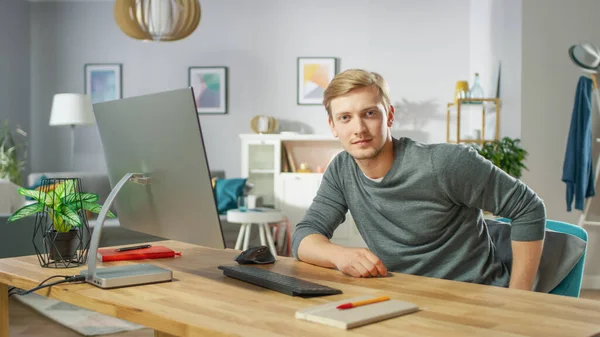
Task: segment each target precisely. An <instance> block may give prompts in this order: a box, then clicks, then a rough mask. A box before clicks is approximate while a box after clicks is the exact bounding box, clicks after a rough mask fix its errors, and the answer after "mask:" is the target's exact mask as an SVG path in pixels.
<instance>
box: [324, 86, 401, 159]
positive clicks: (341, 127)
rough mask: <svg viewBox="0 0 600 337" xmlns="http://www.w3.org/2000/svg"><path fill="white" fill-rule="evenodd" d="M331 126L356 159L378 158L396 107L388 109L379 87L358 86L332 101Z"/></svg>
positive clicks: (332, 130)
mask: <svg viewBox="0 0 600 337" xmlns="http://www.w3.org/2000/svg"><path fill="white" fill-rule="evenodd" d="M330 109H331V117H329V127H330V128H331V132H333V135H334V136H336V137H338V138H339V139H340V141H341V143H342V145H343V146H344V149H346V151H347V152H348V153H350V155H351V156H352V157H354V158H355V159H357V160H364V159H372V158H375V157H377V155H378V154H379V152H380V151H381V149H382V148H383V145H384V144H385V142H386V140H387V138H388V135H389V128H390V127H391V126H392V124H393V123H394V107H393V106H390V107H388V109H387V110H388V112H387V113H386V109H385V107H384V105H383V102H382V101H381V98H380V97H379V91H378V89H377V87H376V86H370V87H364V88H358V89H354V90H352V91H350V92H349V93H347V94H346V95H344V96H340V97H337V98H335V99H333V100H332V101H331V103H330Z"/></svg>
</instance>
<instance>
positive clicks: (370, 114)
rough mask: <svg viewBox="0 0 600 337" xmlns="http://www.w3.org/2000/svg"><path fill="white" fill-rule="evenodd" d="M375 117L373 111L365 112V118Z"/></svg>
mask: <svg viewBox="0 0 600 337" xmlns="http://www.w3.org/2000/svg"><path fill="white" fill-rule="evenodd" d="M374 115H375V111H367V116H374Z"/></svg>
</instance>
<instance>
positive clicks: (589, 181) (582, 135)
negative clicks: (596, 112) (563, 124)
mask: <svg viewBox="0 0 600 337" xmlns="http://www.w3.org/2000/svg"><path fill="white" fill-rule="evenodd" d="M592 88H593V86H592V80H591V79H589V78H587V77H585V76H581V77H580V78H579V82H578V83H577V90H576V92H575V104H574V106H573V115H572V116H571V127H570V129H569V138H568V141H567V149H566V153H565V161H564V164H563V175H562V181H564V182H565V183H566V184H567V211H569V212H570V211H571V207H572V204H573V199H575V208H576V209H579V210H583V208H584V203H585V198H589V197H593V196H595V195H596V191H595V189H594V167H593V163H592Z"/></svg>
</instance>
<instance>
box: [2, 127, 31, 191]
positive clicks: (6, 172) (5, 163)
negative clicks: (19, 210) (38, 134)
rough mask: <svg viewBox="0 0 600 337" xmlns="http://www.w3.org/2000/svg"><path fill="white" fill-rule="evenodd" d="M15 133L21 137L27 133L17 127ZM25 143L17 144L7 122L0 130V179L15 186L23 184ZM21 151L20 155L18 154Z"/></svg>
mask: <svg viewBox="0 0 600 337" xmlns="http://www.w3.org/2000/svg"><path fill="white" fill-rule="evenodd" d="M16 132H17V133H18V134H20V135H21V136H23V137H27V133H25V131H23V130H22V129H21V128H20V127H18V126H17V129H16ZM26 144H27V143H26V142H22V143H17V142H16V141H15V137H14V136H13V134H12V132H11V131H10V130H9V128H8V120H7V121H5V122H4V126H3V127H2V129H1V130H0V179H8V180H9V181H11V182H12V183H14V184H15V185H18V186H21V185H22V184H23V177H22V175H21V172H22V171H23V169H24V168H25V164H26V157H27V151H26V146H27V145H26ZM21 151H22V153H20V152H21Z"/></svg>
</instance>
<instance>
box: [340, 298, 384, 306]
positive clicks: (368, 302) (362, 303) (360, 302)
mask: <svg viewBox="0 0 600 337" xmlns="http://www.w3.org/2000/svg"><path fill="white" fill-rule="evenodd" d="M389 299H390V297H389V296H380V297H375V298H371V299H368V300H364V301H358V302H348V303H344V304H340V305H338V306H337V307H336V308H337V309H351V308H356V307H360V306H361V305H367V304H371V303H378V302H383V301H387V300H389Z"/></svg>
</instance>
